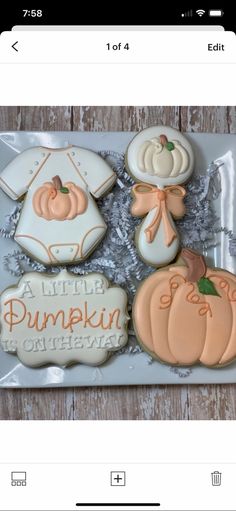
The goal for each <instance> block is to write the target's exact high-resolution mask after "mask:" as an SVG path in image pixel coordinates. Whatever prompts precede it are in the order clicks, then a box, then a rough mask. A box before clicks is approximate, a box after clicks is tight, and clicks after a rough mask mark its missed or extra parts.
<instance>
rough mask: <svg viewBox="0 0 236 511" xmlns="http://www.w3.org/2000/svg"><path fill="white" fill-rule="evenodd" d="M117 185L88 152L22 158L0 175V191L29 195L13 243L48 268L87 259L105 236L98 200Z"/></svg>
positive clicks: (42, 150) (40, 150)
mask: <svg viewBox="0 0 236 511" xmlns="http://www.w3.org/2000/svg"><path fill="white" fill-rule="evenodd" d="M115 180H116V175H115V174H114V172H113V171H112V169H111V168H110V167H109V165H108V164H107V163H106V162H105V161H104V160H103V159H102V158H101V157H100V156H99V155H97V154H96V153H95V152H93V151H89V150H87V149H82V148H80V147H75V146H69V147H67V148H63V149H49V148H46V147H34V148H31V149H27V150H26V151H24V152H22V153H21V154H20V155H19V156H17V157H16V158H15V159H14V160H13V161H12V162H11V163H9V165H7V167H6V168H5V169H4V170H3V172H2V173H1V175H0V187H1V188H2V189H3V190H4V192H6V193H7V194H8V195H9V197H11V199H13V200H17V199H18V198H20V197H22V196H23V195H25V200H24V204H23V208H22V211H21V214H20V218H19V221H18V225H17V228H16V233H15V241H16V242H17V243H18V244H19V245H20V246H21V247H22V248H23V249H24V250H25V252H27V253H28V254H29V255H30V256H31V257H32V258H33V259H36V260H38V261H40V262H41V263H43V264H45V265H56V264H65V263H68V264H72V263H73V264H75V263H77V262H79V261H82V260H84V259H86V258H87V257H88V256H89V255H90V253H91V252H92V251H93V250H94V249H95V247H96V246H97V245H98V243H99V242H100V241H101V239H102V238H103V236H104V234H105V232H106V224H105V222H104V220H103V218H102V216H101V214H100V212H99V210H98V208H97V205H96V203H95V200H94V199H98V198H99V197H101V196H102V195H103V194H105V193H106V192H108V190H109V189H110V188H111V187H112V186H113V184H114V183H115Z"/></svg>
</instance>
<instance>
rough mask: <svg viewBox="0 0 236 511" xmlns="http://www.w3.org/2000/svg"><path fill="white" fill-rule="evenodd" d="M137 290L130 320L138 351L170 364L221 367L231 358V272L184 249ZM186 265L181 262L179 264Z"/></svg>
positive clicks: (234, 337)
mask: <svg viewBox="0 0 236 511" xmlns="http://www.w3.org/2000/svg"><path fill="white" fill-rule="evenodd" d="M181 256H182V260H183V264H182V265H181V262H180V261H179V262H178V264H176V265H170V266H167V267H166V268H163V269H160V270H158V271H156V272H155V273H153V274H152V275H151V276H150V277H148V278H147V279H146V280H145V281H144V282H143V283H142V284H141V286H140V288H139V289H138V291H137V294H136V297H135V302H134V305H133V321H134V328H135V332H136V335H137V338H138V340H139V342H140V344H141V345H142V347H143V349H144V350H146V351H147V352H148V353H150V354H151V355H152V357H154V358H156V359H157V360H159V361H161V362H164V363H166V364H170V365H180V366H183V365H188V366H189V365H193V364H196V363H199V362H200V363H201V364H203V365H205V366H208V367H216V366H217V367H221V366H225V365H227V364H230V363H231V362H232V361H233V360H234V359H235V358H236V276H235V275H233V274H232V273H230V272H228V271H226V270H222V269H218V268H214V269H212V268H208V267H207V266H206V263H205V260H204V257H203V256H202V255H200V254H197V253H196V252H194V251H193V250H190V249H183V250H182V252H181ZM184 263H185V264H184Z"/></svg>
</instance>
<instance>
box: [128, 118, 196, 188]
mask: <svg viewBox="0 0 236 511" xmlns="http://www.w3.org/2000/svg"><path fill="white" fill-rule="evenodd" d="M162 134H164V135H165V136H166V137H167V139H168V141H169V142H172V143H173V144H174V146H175V147H174V149H173V151H168V150H167V149H166V148H165V147H163V145H162V144H161V143H160V136H161V135H162ZM126 160H127V164H128V169H129V171H130V172H131V174H132V176H133V178H134V179H135V180H137V181H140V182H142V181H143V182H145V183H149V184H153V185H156V186H159V187H160V188H163V187H164V186H167V185H172V184H181V183H184V182H185V181H187V180H188V179H189V177H190V176H191V174H192V171H193V164H194V154H193V150H192V148H191V145H190V143H189V142H188V140H187V139H186V137H185V136H184V135H183V134H182V133H180V132H179V131H178V130H176V129H174V128H170V127H169V126H152V127H150V128H146V129H144V130H142V131H140V132H139V133H138V134H137V135H136V136H135V137H134V138H133V140H132V141H131V143H130V144H129V147H128V149H127V153H126Z"/></svg>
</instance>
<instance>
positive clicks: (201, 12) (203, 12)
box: [196, 9, 206, 17]
mask: <svg viewBox="0 0 236 511" xmlns="http://www.w3.org/2000/svg"><path fill="white" fill-rule="evenodd" d="M205 12H206V11H204V10H203V9H198V10H197V11H196V14H198V16H200V17H201V16H203V14H205Z"/></svg>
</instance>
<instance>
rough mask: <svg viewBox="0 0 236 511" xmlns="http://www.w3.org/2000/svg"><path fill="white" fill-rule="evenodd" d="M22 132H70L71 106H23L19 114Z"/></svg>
mask: <svg viewBox="0 0 236 511" xmlns="http://www.w3.org/2000/svg"><path fill="white" fill-rule="evenodd" d="M19 121H20V127H19V128H18V129H20V130H30V131H70V130H71V128H72V109H71V107H69V106H62V107H60V106H59V107H58V106H54V107H53V106H52V107H51V106H46V107H41V106H35V107H31V106H29V107H28V106H23V107H21V108H20V114H19Z"/></svg>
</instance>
